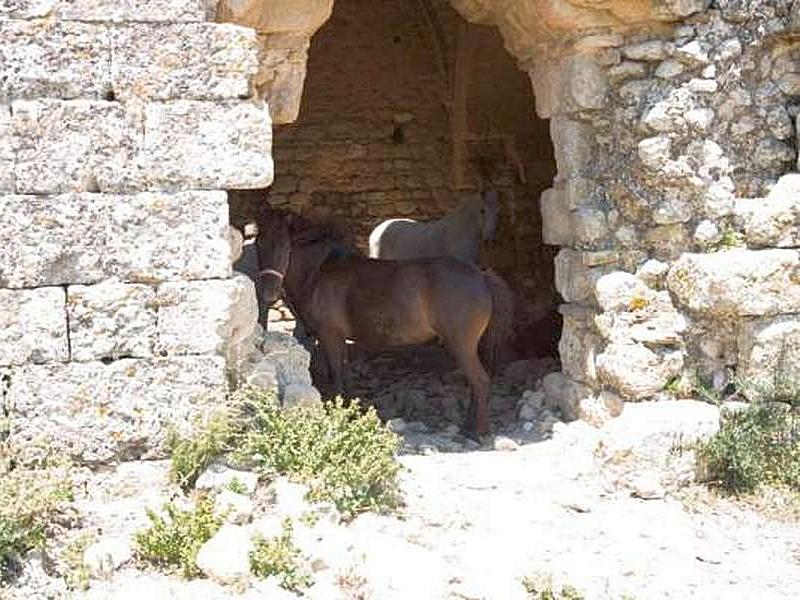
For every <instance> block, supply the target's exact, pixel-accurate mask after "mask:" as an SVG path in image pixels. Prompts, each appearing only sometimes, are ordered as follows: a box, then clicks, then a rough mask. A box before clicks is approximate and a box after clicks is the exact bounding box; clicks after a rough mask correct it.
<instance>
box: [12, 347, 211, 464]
mask: <svg viewBox="0 0 800 600" xmlns="http://www.w3.org/2000/svg"><path fill="white" fill-rule="evenodd" d="M226 390H227V384H226V375H225V361H224V360H223V359H222V358H218V357H176V358H169V359H152V360H140V359H124V360H118V361H114V362H112V363H110V364H108V365H106V364H103V363H101V362H88V363H78V362H73V363H66V364H53V363H50V364H46V365H26V366H21V367H15V368H14V369H12V371H11V387H10V389H9V392H8V396H7V398H6V403H7V404H8V407H9V415H10V421H11V437H10V438H9V439H10V443H11V445H12V447H13V448H14V449H15V451H18V452H20V454H21V456H23V457H25V458H30V459H35V458H40V457H41V456H40V454H41V452H42V449H43V448H44V447H45V446H48V447H50V448H51V449H54V450H55V451H57V452H63V453H64V454H65V455H67V456H71V457H74V458H75V459H77V460H79V461H83V462H86V463H103V462H108V461H114V460H120V459H131V458H138V457H142V458H158V457H162V456H164V454H165V451H166V449H165V448H164V442H165V437H166V435H167V432H168V431H169V429H170V427H172V426H175V427H176V428H177V429H178V430H179V431H185V430H188V429H189V428H190V426H191V423H192V421H193V419H194V417H196V416H199V415H201V414H203V413H204V412H207V411H209V410H210V409H212V408H213V407H215V406H217V405H218V404H219V403H220V402H222V401H223V399H224V397H225V393H226Z"/></svg>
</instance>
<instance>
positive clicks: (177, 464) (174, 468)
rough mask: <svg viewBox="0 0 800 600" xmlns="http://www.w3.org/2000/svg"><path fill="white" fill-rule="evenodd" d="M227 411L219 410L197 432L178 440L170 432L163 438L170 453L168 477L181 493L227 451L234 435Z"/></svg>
mask: <svg viewBox="0 0 800 600" xmlns="http://www.w3.org/2000/svg"><path fill="white" fill-rule="evenodd" d="M234 427H235V426H234V419H233V418H232V417H231V414H230V411H228V410H222V411H219V412H216V413H214V414H212V415H210V416H209V417H208V419H207V420H206V422H205V423H203V424H200V425H198V427H197V433H195V434H194V435H192V436H190V437H181V436H180V435H179V434H178V433H176V432H175V431H174V430H173V431H171V432H170V434H169V437H168V438H167V445H168V447H169V450H170V458H171V465H170V475H171V476H172V479H173V480H174V481H175V482H176V483H177V484H178V485H180V486H181V488H182V489H183V490H184V491H187V490H189V489H190V488H192V487H193V486H194V484H195V482H196V481H197V478H198V477H200V475H201V474H202V473H203V471H204V470H205V469H206V468H207V467H208V466H209V465H210V464H211V462H212V461H213V460H214V459H215V458H216V457H217V456H219V455H220V454H222V453H224V452H226V451H228V450H230V446H229V444H230V443H231V441H232V439H233V438H234V436H235V430H234Z"/></svg>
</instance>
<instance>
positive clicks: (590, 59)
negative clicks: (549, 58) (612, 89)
mask: <svg viewBox="0 0 800 600" xmlns="http://www.w3.org/2000/svg"><path fill="white" fill-rule="evenodd" d="M561 69H562V73H561V77H562V78H564V81H565V82H566V93H567V95H568V99H569V106H570V107H574V108H575V109H577V110H598V109H601V108H603V107H604V106H605V104H606V101H607V99H608V78H607V77H606V74H605V70H604V69H603V68H602V67H601V66H600V65H599V64H598V63H597V59H596V58H595V56H594V55H593V54H576V55H574V56H570V57H568V58H567V59H565V60H564V61H563V62H562V64H561Z"/></svg>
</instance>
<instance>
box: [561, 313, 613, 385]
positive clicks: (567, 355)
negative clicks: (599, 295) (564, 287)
mask: <svg viewBox="0 0 800 600" xmlns="http://www.w3.org/2000/svg"><path fill="white" fill-rule="evenodd" d="M559 312H560V313H561V314H562V316H563V327H562V330H561V339H560V340H559V342H558V356H559V358H561V367H562V369H563V370H564V372H565V373H566V374H567V375H569V376H570V377H571V378H572V379H575V380H576V381H580V382H582V383H585V384H587V385H593V384H594V383H595V382H596V381H597V373H596V371H595V367H594V363H595V358H596V357H597V355H598V354H599V353H600V351H601V350H602V347H603V340H602V338H601V337H600V336H599V335H597V332H596V330H595V328H594V322H593V320H594V317H595V315H596V314H597V313H596V312H595V311H594V310H587V309H584V308H581V307H577V306H574V305H563V306H561V307H560V308H559Z"/></svg>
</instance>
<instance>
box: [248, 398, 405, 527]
mask: <svg viewBox="0 0 800 600" xmlns="http://www.w3.org/2000/svg"><path fill="white" fill-rule="evenodd" d="M244 401H245V404H246V412H249V413H250V414H251V415H252V421H251V423H250V424H249V426H248V428H247V430H246V431H245V433H244V435H243V436H242V439H241V440H240V441H239V446H240V450H239V452H238V453H237V454H238V455H239V456H240V457H241V459H242V460H248V459H254V460H255V461H256V463H257V464H258V465H259V467H260V468H261V469H262V470H264V471H266V472H268V473H273V474H274V473H279V474H287V475H290V476H294V477H296V478H297V479H299V480H301V481H303V482H306V483H307V484H308V485H309V486H310V488H311V491H310V498H309V499H310V500H313V501H319V500H328V501H331V502H333V503H334V504H336V507H337V508H338V509H339V510H340V511H341V512H342V514H343V515H344V516H346V517H347V516H352V515H354V514H356V513H359V512H363V511H368V510H374V511H383V510H387V509H392V508H395V507H397V505H398V504H399V491H398V487H397V476H398V473H399V469H400V466H399V464H398V462H397V460H396V458H395V454H396V452H397V450H398V447H399V438H398V437H397V436H396V435H395V434H394V433H392V432H391V431H389V429H387V428H386V427H385V426H384V425H383V423H382V422H381V420H380V419H379V418H378V415H377V414H376V413H375V411H374V409H369V410H367V411H365V412H363V413H362V411H361V409H360V407H359V405H358V404H357V403H356V402H353V403H350V404H347V403H345V402H344V401H343V400H341V399H337V400H336V401H335V402H333V403H331V404H329V405H328V406H327V407H325V408H322V407H314V408H303V407H297V408H290V409H282V408H280V406H279V405H278V403H277V401H276V399H275V396H274V395H273V394H269V393H265V392H262V391H259V390H248V391H247V392H246V395H245V397H244Z"/></svg>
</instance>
